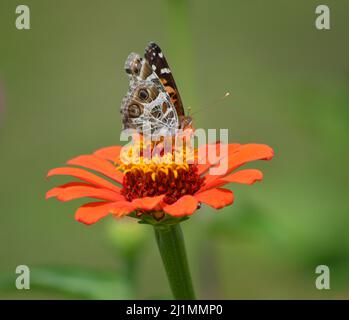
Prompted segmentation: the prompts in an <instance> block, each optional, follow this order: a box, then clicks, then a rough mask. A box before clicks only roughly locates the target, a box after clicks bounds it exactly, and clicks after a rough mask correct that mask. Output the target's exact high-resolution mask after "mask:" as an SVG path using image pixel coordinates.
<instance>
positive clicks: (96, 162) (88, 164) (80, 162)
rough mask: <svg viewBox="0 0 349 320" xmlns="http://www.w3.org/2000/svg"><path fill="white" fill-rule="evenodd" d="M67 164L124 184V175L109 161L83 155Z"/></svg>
mask: <svg viewBox="0 0 349 320" xmlns="http://www.w3.org/2000/svg"><path fill="white" fill-rule="evenodd" d="M67 164H70V165H76V166H81V167H85V168H88V169H91V170H95V171H97V172H99V173H102V174H104V175H105V176H106V177H108V178H111V179H113V180H115V181H116V182H119V183H120V184H122V180H123V177H124V175H123V173H121V172H120V171H118V170H117V168H115V166H114V165H112V164H111V163H110V162H109V161H107V160H105V159H102V158H100V157H97V156H95V155H91V154H90V155H82V156H79V157H76V158H74V159H71V160H69V161H67Z"/></svg>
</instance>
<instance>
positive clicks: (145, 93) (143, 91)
mask: <svg viewBox="0 0 349 320" xmlns="http://www.w3.org/2000/svg"><path fill="white" fill-rule="evenodd" d="M138 97H139V98H140V99H141V100H142V101H145V100H147V99H148V98H149V93H148V91H147V90H146V89H141V90H139V92H138Z"/></svg>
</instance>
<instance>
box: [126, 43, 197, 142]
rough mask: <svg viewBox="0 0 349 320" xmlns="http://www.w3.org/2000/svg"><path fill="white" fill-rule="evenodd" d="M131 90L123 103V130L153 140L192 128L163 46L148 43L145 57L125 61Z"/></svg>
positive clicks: (130, 55)
mask: <svg viewBox="0 0 349 320" xmlns="http://www.w3.org/2000/svg"><path fill="white" fill-rule="evenodd" d="M125 71H126V73H127V74H128V75H129V80H130V83H129V89H128V92H127V94H126V96H125V97H124V98H123V100H122V103H121V108H120V112H121V115H122V123H123V128H124V129H136V130H137V131H138V132H141V133H143V134H150V135H151V136H152V137H156V138H157V137H159V136H168V135H174V134H175V132H176V130H178V129H186V128H187V127H190V126H191V123H192V119H191V117H189V116H186V115H185V113H184V107H183V103H182V99H181V97H180V95H179V92H178V89H177V86H176V83H175V80H174V78H173V75H172V72H171V69H170V67H169V65H168V63H167V60H166V58H165V56H164V54H163V52H162V51H161V49H160V47H159V46H158V45H157V44H156V43H154V42H151V43H149V45H148V47H147V48H146V49H145V54H144V58H142V57H141V56H140V55H139V54H137V53H134V52H132V53H130V54H129V56H128V57H127V59H126V62H125Z"/></svg>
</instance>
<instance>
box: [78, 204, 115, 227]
mask: <svg viewBox="0 0 349 320" xmlns="http://www.w3.org/2000/svg"><path fill="white" fill-rule="evenodd" d="M110 210H111V203H110V202H90V203H87V204H84V205H83V206H81V207H80V208H79V209H78V210H77V211H76V212H75V219H76V220H77V221H79V222H82V223H85V224H93V223H95V222H97V221H98V220H100V219H102V218H104V217H105V216H107V215H108V214H109V212H110Z"/></svg>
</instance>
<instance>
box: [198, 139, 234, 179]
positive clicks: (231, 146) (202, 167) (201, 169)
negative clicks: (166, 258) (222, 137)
mask: <svg viewBox="0 0 349 320" xmlns="http://www.w3.org/2000/svg"><path fill="white" fill-rule="evenodd" d="M208 146H211V147H210V148H209V147H208ZM213 146H214V145H213V144H211V145H204V146H201V147H199V151H198V154H199V155H200V150H203V149H204V150H205V152H206V159H205V160H206V163H205V164H198V174H199V175H201V174H204V173H205V172H207V170H208V169H209V168H210V167H212V166H214V165H216V164H217V162H219V161H221V160H222V159H224V158H226V156H228V157H230V156H231V155H232V154H233V153H234V152H236V150H237V149H238V148H239V147H240V144H238V143H231V144H228V154H226V153H224V152H223V150H222V151H220V150H221V148H222V144H221V143H220V142H217V143H216V151H215V152H216V154H219V157H218V160H217V161H216V162H215V163H212V162H210V161H209V159H208V156H207V154H208V153H209V152H212V147H213ZM220 152H221V154H220Z"/></svg>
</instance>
